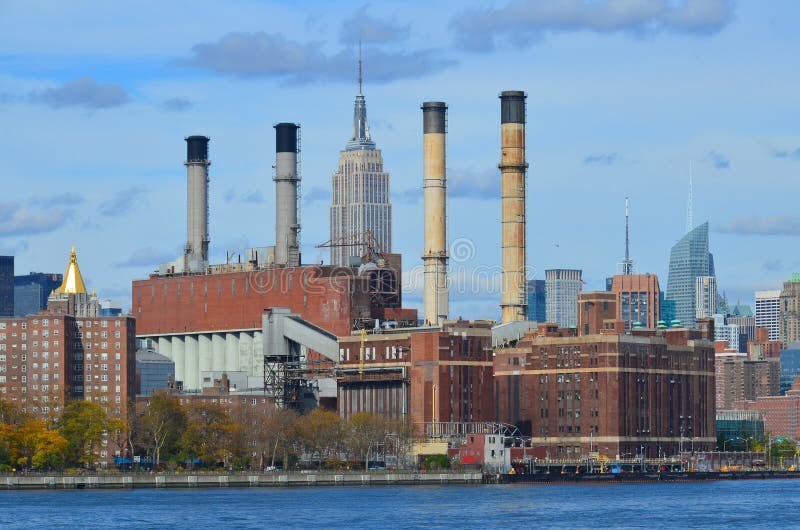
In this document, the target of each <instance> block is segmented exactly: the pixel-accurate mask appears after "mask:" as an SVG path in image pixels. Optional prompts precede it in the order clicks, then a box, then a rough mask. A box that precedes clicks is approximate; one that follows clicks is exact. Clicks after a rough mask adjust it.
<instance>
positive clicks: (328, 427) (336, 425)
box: [294, 408, 343, 468]
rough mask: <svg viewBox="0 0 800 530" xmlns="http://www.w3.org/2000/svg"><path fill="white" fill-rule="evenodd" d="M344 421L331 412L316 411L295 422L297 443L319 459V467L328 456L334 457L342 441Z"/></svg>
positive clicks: (312, 456)
mask: <svg viewBox="0 0 800 530" xmlns="http://www.w3.org/2000/svg"><path fill="white" fill-rule="evenodd" d="M342 430H343V429H342V421H341V419H340V418H339V415H338V414H336V413H335V412H333V411H330V410H324V409H320V408H317V409H314V410H312V411H311V412H310V413H309V414H307V415H305V416H302V417H300V419H299V420H298V421H297V422H295V429H294V434H295V436H296V440H297V442H298V443H299V444H300V445H301V446H302V447H303V448H304V450H305V452H307V453H309V454H310V456H311V458H312V459H313V458H314V455H316V457H317V464H318V467H320V468H321V467H322V462H323V461H324V460H325V458H326V457H327V456H330V455H333V454H334V453H335V452H336V451H337V449H338V448H339V445H340V444H341V440H342V434H343V433H342Z"/></svg>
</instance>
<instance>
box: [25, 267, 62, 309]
mask: <svg viewBox="0 0 800 530" xmlns="http://www.w3.org/2000/svg"><path fill="white" fill-rule="evenodd" d="M63 280H64V276H63V275H62V274H54V273H44V272H32V273H30V274H24V275H21V276H14V315H15V316H18V317H24V316H26V315H35V314H36V313H38V312H39V311H42V310H43V309H47V299H48V298H49V297H50V293H52V292H53V291H55V290H56V289H58V288H59V287H60V286H61V282H62V281H63Z"/></svg>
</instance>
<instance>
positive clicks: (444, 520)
mask: <svg viewBox="0 0 800 530" xmlns="http://www.w3.org/2000/svg"><path fill="white" fill-rule="evenodd" d="M34 527H37V528H193V529H205V528H220V529H234V528H302V529H306V530H311V529H326V528H347V529H351V528H377V529H386V528H458V529H462V528H504V529H505V528H589V527H592V528H608V527H616V528H634V527H636V528H656V529H661V528H795V527H800V480H741V481H730V480H726V481H719V482H702V483H697V482H695V483H646V484H602V485H601V484H591V485H584V484H548V485H522V484H519V485H496V486H399V487H392V486H378V487H342V486H339V487H310V488H249V489H236V488H225V489H168V490H165V489H140V490H57V491H0V528H4V529H9V528H34Z"/></svg>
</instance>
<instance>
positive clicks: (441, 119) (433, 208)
mask: <svg viewBox="0 0 800 530" xmlns="http://www.w3.org/2000/svg"><path fill="white" fill-rule="evenodd" d="M422 128H423V129H422V131H423V158H424V161H423V176H422V189H423V196H424V201H425V253H424V254H423V255H422V260H423V263H424V266H425V274H424V279H425V287H424V291H423V292H422V307H423V312H424V318H425V321H426V322H427V323H429V324H433V325H441V323H442V321H444V320H445V319H447V313H448V297H447V295H448V293H447V225H446V221H445V220H446V215H445V214H446V207H447V168H446V161H445V153H446V150H445V149H446V145H445V134H446V133H447V130H446V129H447V105H446V104H445V103H443V102H441V101H431V102H426V103H423V104H422Z"/></svg>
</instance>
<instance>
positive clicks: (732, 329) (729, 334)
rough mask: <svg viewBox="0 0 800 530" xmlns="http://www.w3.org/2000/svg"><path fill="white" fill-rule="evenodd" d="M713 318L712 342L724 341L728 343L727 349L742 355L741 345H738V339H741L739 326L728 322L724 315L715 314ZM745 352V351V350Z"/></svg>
mask: <svg viewBox="0 0 800 530" xmlns="http://www.w3.org/2000/svg"><path fill="white" fill-rule="evenodd" d="M698 318H699V317H698ZM704 318H705V317H704ZM713 318H714V341H717V342H718V341H725V342H727V343H728V349H730V350H734V351H736V352H739V353H743V352H742V348H741V345H740V344H739V339H740V338H741V334H740V333H739V326H738V325H736V324H731V323H730V322H728V319H727V318H726V317H725V315H721V314H715V315H714V316H713ZM745 348H746V345H745ZM745 351H747V350H746V349H745Z"/></svg>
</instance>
